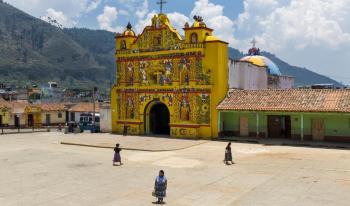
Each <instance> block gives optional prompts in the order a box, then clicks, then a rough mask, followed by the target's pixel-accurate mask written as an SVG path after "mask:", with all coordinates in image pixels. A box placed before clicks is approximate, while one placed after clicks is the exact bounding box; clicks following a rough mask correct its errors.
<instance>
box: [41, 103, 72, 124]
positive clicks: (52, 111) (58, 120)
mask: <svg viewBox="0 0 350 206" xmlns="http://www.w3.org/2000/svg"><path fill="white" fill-rule="evenodd" d="M40 106H41V123H42V125H44V126H57V125H59V124H61V125H64V124H65V123H66V120H67V117H68V114H66V113H67V110H68V109H67V107H66V105H65V104H62V103H45V104H41V105H40Z"/></svg>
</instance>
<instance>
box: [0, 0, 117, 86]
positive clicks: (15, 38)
mask: <svg viewBox="0 0 350 206" xmlns="http://www.w3.org/2000/svg"><path fill="white" fill-rule="evenodd" d="M79 33H81V34H82V36H83V37H84V35H83V34H84V30H81V31H80V32H79ZM88 33H89V34H88V36H90V37H91V38H94V34H95V33H98V34H97V36H103V34H105V33H106V32H98V31H90V32H88ZM100 33H101V34H100ZM77 35H80V34H76V32H75V30H68V31H65V30H62V29H60V28H57V27H55V26H52V25H51V24H49V23H46V22H45V21H42V20H40V19H37V18H34V17H32V16H30V15H28V14H26V13H24V12H22V11H20V10H18V9H16V8H14V7H12V6H11V5H9V4H7V3H3V2H2V1H0V73H1V75H0V82H7V83H15V84H18V83H19V84H22V85H23V84H30V83H32V82H35V83H44V82H47V81H57V82H59V83H60V84H61V85H63V86H67V87H82V88H91V87H93V86H94V85H98V86H100V87H105V88H108V87H109V84H110V82H111V81H113V78H112V76H113V75H112V74H113V70H114V65H113V62H112V63H111V61H110V60H111V59H112V58H113V54H112V51H113V48H111V50H110V51H103V48H99V47H95V48H93V47H92V48H88V47H84V42H83V41H82V42H80V41H79V42H78V41H76V40H75V39H77V38H73V37H75V36H77ZM107 38H108V37H107ZM85 39H86V40H87V39H88V38H85ZM94 41H95V42H100V40H98V39H95V40H94ZM111 41H113V37H112V38H111ZM101 42H102V44H103V43H104V42H103V40H102V41H101ZM111 45H112V47H113V45H114V43H112V44H111ZM90 49H91V50H92V51H95V52H91V51H90ZM98 49H101V50H100V51H99V50H98ZM107 53H108V55H109V54H111V58H106V55H107Z"/></svg>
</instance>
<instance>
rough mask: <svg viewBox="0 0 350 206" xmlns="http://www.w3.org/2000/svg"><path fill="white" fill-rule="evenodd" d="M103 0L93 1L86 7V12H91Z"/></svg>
mask: <svg viewBox="0 0 350 206" xmlns="http://www.w3.org/2000/svg"><path fill="white" fill-rule="evenodd" d="M101 2H102V0H94V1H91V2H90V4H88V5H87V7H86V12H87V13H89V12H91V11H93V10H95V9H97V7H98V6H99V5H100V4H101Z"/></svg>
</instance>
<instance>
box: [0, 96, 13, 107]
mask: <svg viewBox="0 0 350 206" xmlns="http://www.w3.org/2000/svg"><path fill="white" fill-rule="evenodd" d="M2 108H7V109H11V108H12V106H11V104H10V103H9V102H7V101H6V100H4V99H3V98H0V109H2Z"/></svg>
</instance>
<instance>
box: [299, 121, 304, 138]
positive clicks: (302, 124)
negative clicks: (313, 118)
mask: <svg viewBox="0 0 350 206" xmlns="http://www.w3.org/2000/svg"><path fill="white" fill-rule="evenodd" d="M300 137H301V141H304V115H303V114H301V119H300Z"/></svg>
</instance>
